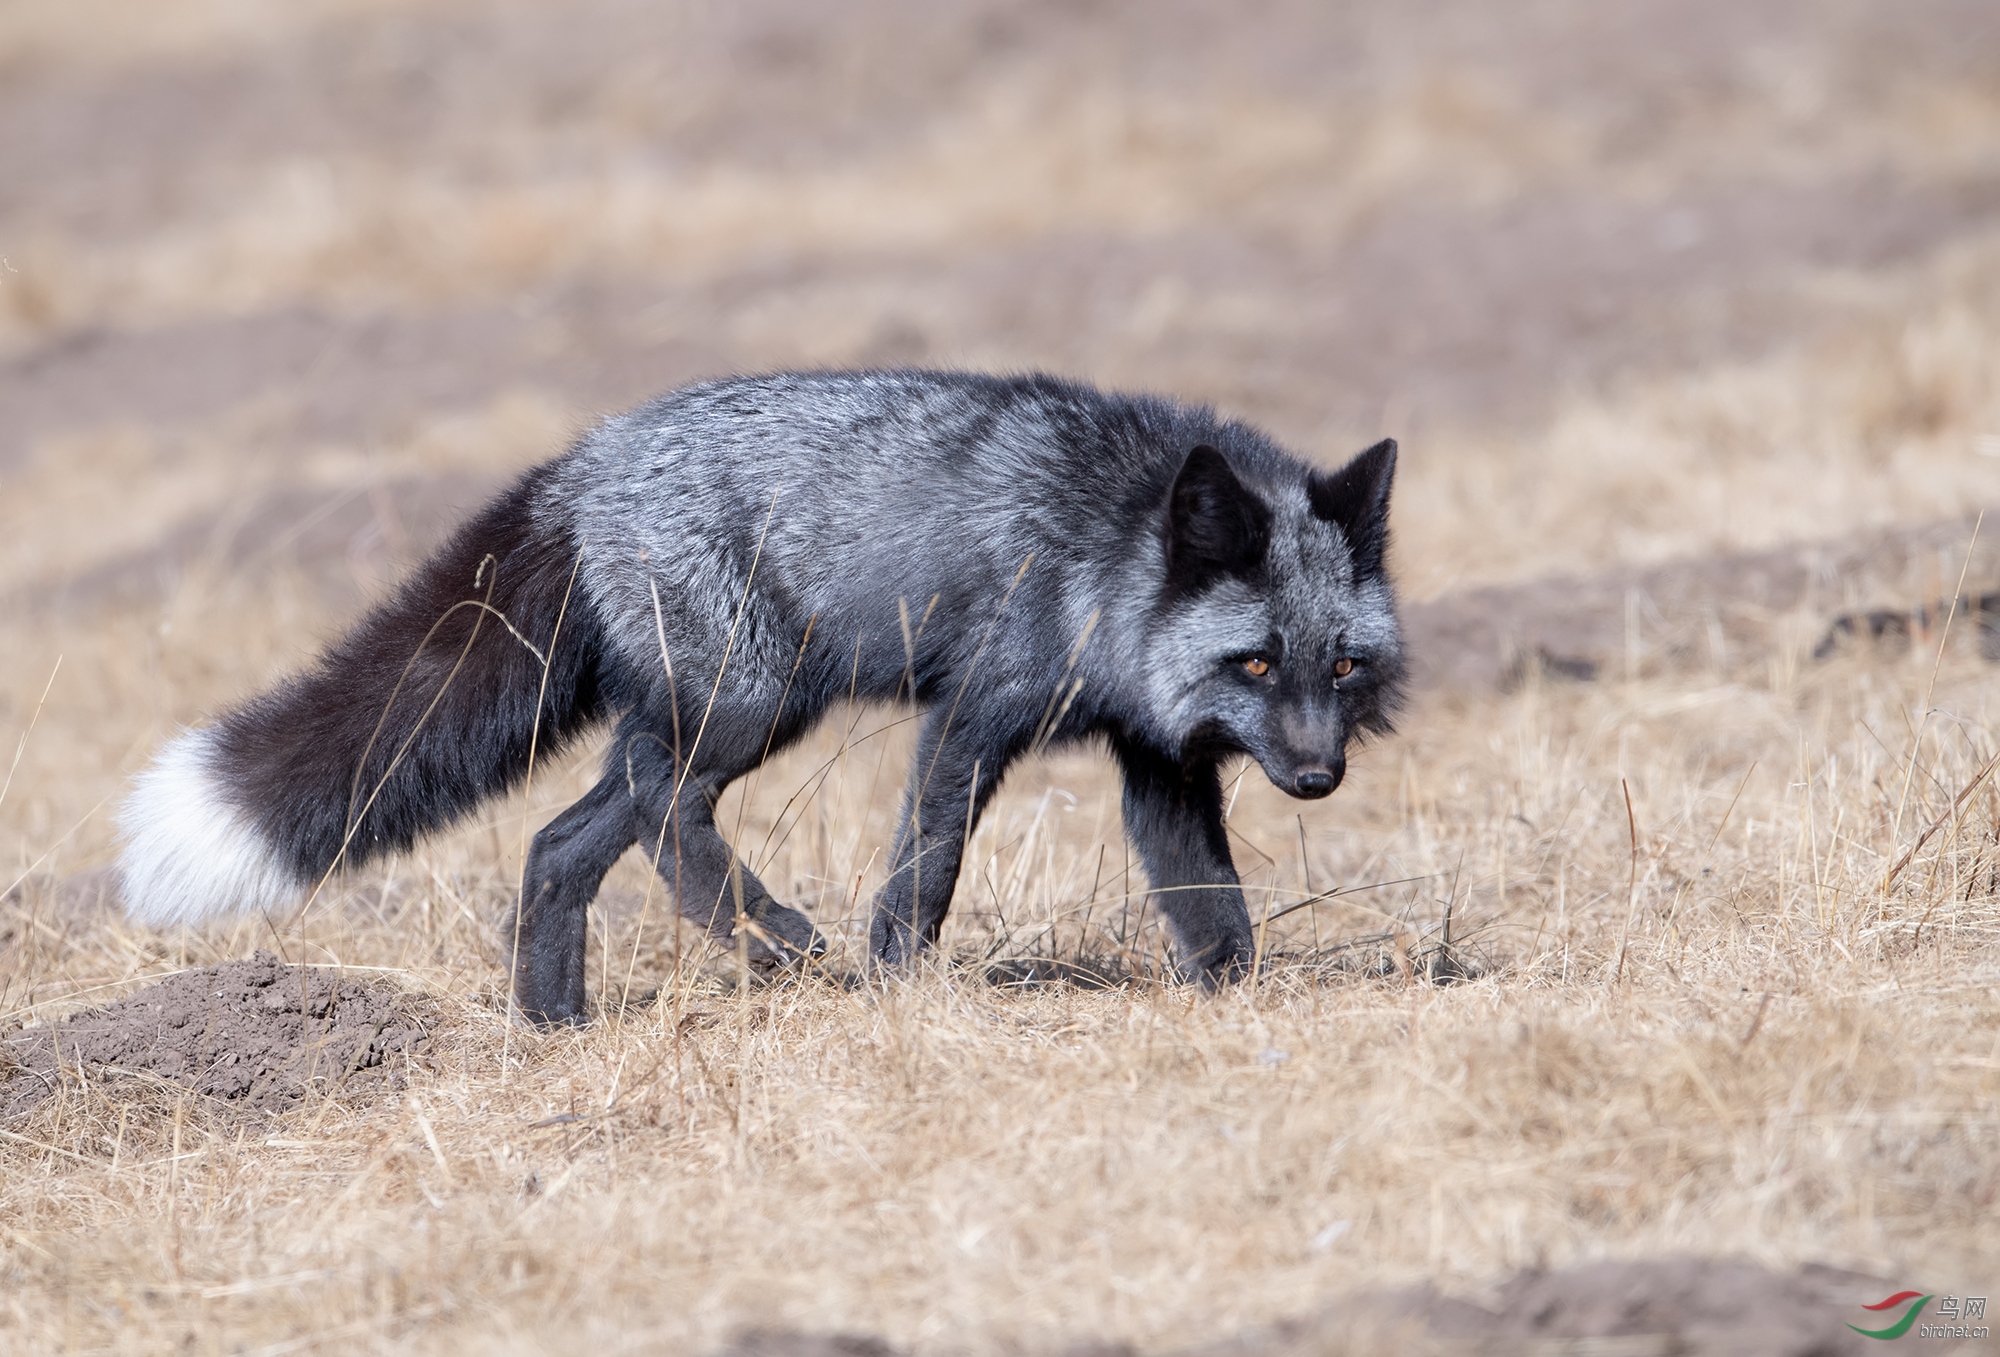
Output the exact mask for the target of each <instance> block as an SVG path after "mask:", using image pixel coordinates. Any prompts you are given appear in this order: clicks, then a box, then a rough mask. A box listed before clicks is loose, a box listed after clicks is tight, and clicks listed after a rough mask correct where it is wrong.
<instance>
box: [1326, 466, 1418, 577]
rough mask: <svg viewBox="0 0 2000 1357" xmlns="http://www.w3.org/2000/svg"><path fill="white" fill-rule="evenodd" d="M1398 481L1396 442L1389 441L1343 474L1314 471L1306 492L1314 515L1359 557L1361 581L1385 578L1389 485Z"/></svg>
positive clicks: (1356, 563)
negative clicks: (1337, 531) (1369, 577)
mask: <svg viewBox="0 0 2000 1357" xmlns="http://www.w3.org/2000/svg"><path fill="white" fill-rule="evenodd" d="M1395 478H1396V440H1395V439H1393V438H1385V439H1383V440H1382V441H1381V442H1379V443H1377V444H1376V445H1375V446H1374V447H1372V448H1370V449H1368V450H1367V451H1366V452H1363V453H1359V454H1357V455H1356V456H1355V458H1354V460H1353V461H1351V462H1349V463H1348V464H1347V465H1346V466H1344V467H1342V468H1341V469H1340V470H1338V471H1334V472H1329V473H1327V474H1325V475H1322V474H1320V473H1319V472H1317V471H1315V472H1314V473H1312V475H1311V477H1310V478H1309V479H1308V480H1307V482H1306V486H1307V489H1308V491H1309V492H1310V494H1311V495H1312V506H1313V514H1314V516H1315V517H1317V518H1320V519H1323V520H1325V521H1326V522H1328V523H1331V524H1333V525H1334V526H1335V527H1337V528H1339V529H1340V531H1341V533H1342V535H1343V536H1345V537H1346V538H1347V545H1348V549H1349V550H1351V551H1352V552H1353V553H1354V573H1355V574H1356V575H1379V574H1381V573H1382V555H1383V553H1384V552H1385V551H1386V550H1387V549H1388V546H1389V485H1390V482H1392V481H1393V480H1395Z"/></svg>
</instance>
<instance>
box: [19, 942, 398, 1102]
mask: <svg viewBox="0 0 2000 1357" xmlns="http://www.w3.org/2000/svg"><path fill="white" fill-rule="evenodd" d="M429 1008H430V1005H429V1002H428V1001H427V1000H426V999H425V998H424V997H423V996H421V995H418V994H412V993H409V992H407V991H404V990H402V989H400V988H399V987H398V986H396V985H395V984H394V983H393V982H391V981H389V980H386V979H366V980H362V979H355V978H352V977H350V976H344V975H342V974H341V973H340V972H337V971H332V970H327V969H324V968H321V967H312V966H306V967H301V966H289V965H286V964H284V963H283V962H281V961H279V960H278V958H277V957H275V956H273V955H272V954H271V953H269V952H259V953H257V955H256V956H254V957H252V958H251V959H250V960H248V961H230V962H225V963H223V964H222V965H220V966H204V967H202V968H201V969H199V970H192V971H183V972H181V973H180V974H178V975H171V976H168V977H167V978H166V979H165V980H162V981H160V982H159V983H158V984H156V985H152V986H149V987H147V988H146V989H143V990H140V991H139V992H138V993H137V994H133V995H130V996H128V997H126V998H124V999H120V1000H118V1001H117V1002H116V1003H111V1004H106V1005H104V1006H103V1007H101V1008H92V1009H86V1010H85V1011H83V1012H81V1013H76V1014H72V1015H71V1016H70V1017H68V1018H66V1019H64V1020H63V1021H62V1022H60V1023H55V1024H52V1025H49V1026H44V1027H31V1028H27V1029H24V1030H22V1031H19V1032H16V1033H14V1034H12V1035H10V1036H8V1037H6V1038H4V1039H0V1074H4V1075H5V1076H6V1077H5V1079H4V1082H0V1121H9V1120H12V1119H14V1118H16V1117H20V1116H22V1115H24V1114H25V1113H27V1112H28V1111H30V1110H32V1109H33V1108H34V1107H35V1106H37V1105H38V1104H39V1103H41V1102H42V1100H43V1099H45V1098H47V1097H48V1096H49V1095H50V1094H51V1093H53V1092H54V1091H55V1090H56V1088H57V1087H58V1086H59V1081H60V1073H59V1072H60V1070H62V1069H74V1068H76V1067H78V1066H82V1067H84V1068H85V1070H86V1072H87V1073H88V1074H89V1076H90V1079H91V1081H92V1082H93V1083H101V1082H114V1081H116V1080H118V1079H120V1078H140V1079H145V1078H151V1079H154V1080H165V1081H167V1082H170V1083H174V1084H178V1085H180V1086H181V1087H183V1088H186V1089H189V1090H190V1091H192V1092H195V1093H199V1094H202V1095H203V1096H205V1097H209V1098H215V1099H219V1100H221V1101H223V1102H226V1103H229V1104H232V1105H234V1106H236V1107H239V1108H243V1109H247V1110H251V1111H257V1112H282V1111H284V1110H285V1109H286V1108H289V1107H292V1106H294V1105H296V1104H297V1103H298V1102H299V1101H300V1100H301V1099H303V1098H304V1097H305V1096H306V1094H307V1092H308V1091H315V1092H331V1091H333V1090H335V1089H340V1090H343V1091H354V1090H357V1089H371V1088H380V1087H385V1086H386V1087H391V1088H393V1087H400V1086H401V1083H402V1078H403V1071H404V1069H405V1068H407V1065H408V1064H409V1063H410V1062H411V1061H413V1060H416V1059H417V1058H418V1057H420V1056H421V1055H422V1053H423V1052H424V1049H425V1047H426V1046H427V1045H428V1044H429V1041H430V1028H431V1026H432V1025H433V1019H432V1017H431V1015H430V1013H429V1011H428V1010H429ZM10 1067H11V1068H10Z"/></svg>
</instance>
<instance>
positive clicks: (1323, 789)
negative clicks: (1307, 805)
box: [1292, 768, 1337, 797]
mask: <svg viewBox="0 0 2000 1357" xmlns="http://www.w3.org/2000/svg"><path fill="white" fill-rule="evenodd" d="M1336 780H1337V779H1335V777H1334V776H1333V774H1332V773H1329V772H1327V771H1326V769H1324V768H1308V769H1306V770H1305V771H1304V772H1303V773H1300V774H1299V776H1298V781H1297V782H1295V783H1293V784H1292V785H1293V786H1295V787H1297V788H1298V793H1299V795H1300V796H1306V797H1320V796H1325V795H1326V794H1327V793H1328V792H1330V791H1332V790H1333V788H1334V784H1335V782H1336Z"/></svg>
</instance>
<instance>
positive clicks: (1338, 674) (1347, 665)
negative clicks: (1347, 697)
mask: <svg viewBox="0 0 2000 1357" xmlns="http://www.w3.org/2000/svg"><path fill="white" fill-rule="evenodd" d="M1353 672H1354V661H1353V660H1350V659H1348V658H1347V656H1345V655H1342V656H1341V657H1340V658H1339V659H1337V660H1335V661H1334V662H1333V676H1334V677H1335V678H1346V677H1347V676H1348V675H1349V674H1351V673H1353Z"/></svg>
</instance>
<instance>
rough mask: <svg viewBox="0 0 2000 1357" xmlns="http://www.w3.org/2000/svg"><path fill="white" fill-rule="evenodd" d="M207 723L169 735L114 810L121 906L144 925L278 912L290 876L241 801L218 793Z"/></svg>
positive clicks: (293, 886) (288, 893) (293, 891)
mask: <svg viewBox="0 0 2000 1357" xmlns="http://www.w3.org/2000/svg"><path fill="white" fill-rule="evenodd" d="M217 752H218V751H217V748H216V737H215V731H214V729H213V728H210V729H208V730H191V731H188V732H186V733H185V734H183V735H181V736H180V737H179V738H177V739H175V740H172V741H170V742H169V743H168V744H167V745H166V746H165V747H164V748H163V749H161V750H160V752H159V753H158V754H157V755H155V756H154V758H153V762H152V764H151V766H149V767H148V768H147V769H146V771H145V772H143V773H141V774H139V777H138V780H137V782H136V783H135V784H134V785H133V788H132V795H131V796H129V797H128V798H126V801H125V804H124V806H123V807H122V808H120V810H119V812H118V826H119V828H120V829H121V830H123V831H124V834H125V852H124V855H123V857H122V858H121V859H120V861H119V870H120V873H121V875H122V876H123V878H124V900H125V912H126V914H128V915H130V916H131V918H132V919H133V920H134V921H135V922H137V923H142V924H147V925H149V926H151V927H154V928H168V927H172V926H174V925H176V924H193V923H199V922H201V921H202V920H203V919H210V918H214V917H216V916H218V915H223V914H244V913H250V912H253V911H263V910H272V909H279V908H282V907H284V906H286V905H289V904H291V903H292V902H294V901H295V900H297V899H298V897H299V893H300V892H299V886H298V882H297V879H296V878H295V877H294V876H293V875H292V873H291V872H290V871H289V870H287V868H286V866H285V864H284V863H283V862H282V861H281V860H280V859H279V858H278V856H277V854H276V853H274V852H272V850H271V847H270V845H269V844H267V843H266V842H265V840H264V837H263V836H262V835H261V834H259V833H258V832H257V827H256V825H255V824H253V823H252V822H251V820H250V817H249V815H247V814H246V813H245V812H244V811H243V810H242V808H241V807H239V806H237V805H235V804H234V803H232V802H231V801H230V800H229V798H228V797H227V796H225V795H224V794H223V789H222V783H221V780H220V779H219V778H218V777H217V776H216V774H215V769H214V764H215V759H216V754H217Z"/></svg>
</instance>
